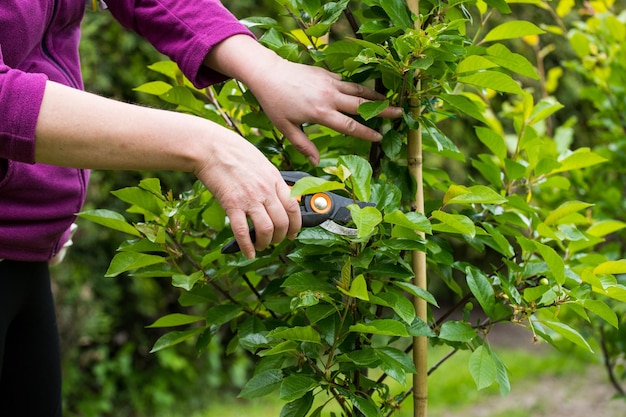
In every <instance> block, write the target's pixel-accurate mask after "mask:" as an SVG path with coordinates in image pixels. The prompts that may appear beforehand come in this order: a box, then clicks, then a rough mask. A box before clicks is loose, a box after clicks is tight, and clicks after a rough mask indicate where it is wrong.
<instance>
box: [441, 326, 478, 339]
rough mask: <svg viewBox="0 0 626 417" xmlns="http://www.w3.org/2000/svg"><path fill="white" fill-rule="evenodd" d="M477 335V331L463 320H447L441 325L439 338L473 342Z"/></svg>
mask: <svg viewBox="0 0 626 417" xmlns="http://www.w3.org/2000/svg"><path fill="white" fill-rule="evenodd" d="M475 337H476V331H475V330H474V329H472V327H471V326H470V325H469V324H467V323H464V322H462V321H446V322H445V323H443V324H442V325H441V330H440V331H439V338H440V339H443V340H448V341H450V342H462V343H467V342H471V341H472V340H473V339H474V338H475Z"/></svg>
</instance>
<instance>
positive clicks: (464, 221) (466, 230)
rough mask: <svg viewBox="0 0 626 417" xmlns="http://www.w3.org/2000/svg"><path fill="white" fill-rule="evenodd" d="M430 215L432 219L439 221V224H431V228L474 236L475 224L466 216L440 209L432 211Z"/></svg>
mask: <svg viewBox="0 0 626 417" xmlns="http://www.w3.org/2000/svg"><path fill="white" fill-rule="evenodd" d="M432 216H433V218H434V219H437V220H439V221H440V222H441V223H440V224H433V226H432V227H433V230H437V231H440V232H448V233H460V234H462V235H467V236H469V237H474V236H476V226H475V225H474V223H473V222H472V220H471V219H470V218H469V217H467V216H463V215H460V214H449V213H446V212H445V211H441V210H435V211H433V213H432Z"/></svg>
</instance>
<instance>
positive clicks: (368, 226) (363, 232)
mask: <svg viewBox="0 0 626 417" xmlns="http://www.w3.org/2000/svg"><path fill="white" fill-rule="evenodd" d="M348 210H350V213H351V214H352V221H353V222H354V224H355V225H356V227H357V230H358V237H360V238H363V237H367V236H369V235H370V234H371V233H372V232H374V230H376V226H378V225H379V224H380V222H382V221H383V215H382V214H381V213H380V211H378V209H377V208H376V207H371V206H366V207H363V208H361V207H359V206H358V205H356V204H350V205H349V206H348Z"/></svg>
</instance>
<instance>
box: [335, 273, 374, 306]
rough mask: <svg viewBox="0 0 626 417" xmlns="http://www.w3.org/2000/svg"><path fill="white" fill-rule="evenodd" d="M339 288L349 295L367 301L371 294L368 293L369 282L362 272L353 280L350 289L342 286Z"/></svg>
mask: <svg viewBox="0 0 626 417" xmlns="http://www.w3.org/2000/svg"><path fill="white" fill-rule="evenodd" d="M337 288H338V289H339V291H341V292H342V293H344V294H345V295H347V296H348V297H352V298H358V299H359V300H365V301H368V300H369V296H368V293H367V283H366V282H365V277H364V276H363V274H360V275H359V276H357V277H356V278H354V280H352V283H351V285H350V290H349V291H346V290H344V289H343V288H341V287H337Z"/></svg>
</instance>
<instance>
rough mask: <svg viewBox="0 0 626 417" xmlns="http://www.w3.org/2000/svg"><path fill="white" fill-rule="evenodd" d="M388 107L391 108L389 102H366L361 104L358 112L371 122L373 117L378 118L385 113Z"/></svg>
mask: <svg viewBox="0 0 626 417" xmlns="http://www.w3.org/2000/svg"><path fill="white" fill-rule="evenodd" d="M387 107H389V100H378V101H366V102H364V103H361V105H360V106H359V108H358V109H357V111H358V112H359V114H360V115H361V117H363V118H364V119H365V120H369V119H371V118H373V117H376V116H378V115H379V114H380V113H382V112H383V110H385V109H386V108H387Z"/></svg>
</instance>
